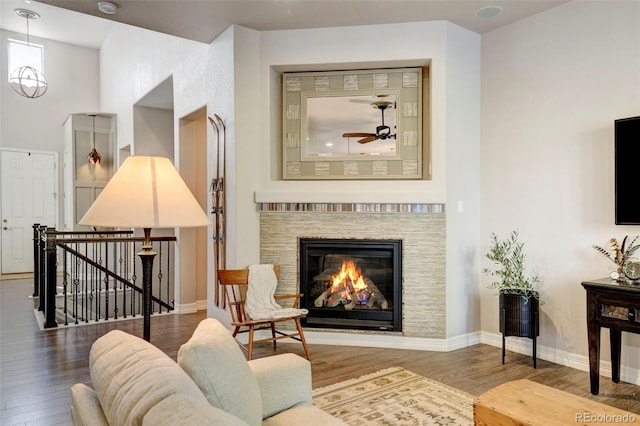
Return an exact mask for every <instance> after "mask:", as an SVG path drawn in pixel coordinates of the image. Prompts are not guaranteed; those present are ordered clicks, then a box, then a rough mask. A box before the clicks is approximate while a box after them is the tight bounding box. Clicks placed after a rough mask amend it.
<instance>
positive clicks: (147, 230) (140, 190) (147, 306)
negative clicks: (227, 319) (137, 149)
mask: <svg viewBox="0 0 640 426" xmlns="http://www.w3.org/2000/svg"><path fill="white" fill-rule="evenodd" d="M79 223H80V224H81V225H89V226H101V227H113V228H142V229H143V230H144V243H143V245H142V251H141V252H139V253H138V256H140V259H141V260H142V299H143V304H144V306H143V318H144V320H143V321H144V325H143V338H144V340H146V341H149V340H150V331H151V277H152V270H153V259H154V257H155V255H156V252H154V251H153V250H152V247H151V228H183V227H198V226H208V225H210V221H209V218H208V217H207V215H206V213H205V212H204V210H202V207H200V204H198V201H197V200H196V199H195V197H194V196H193V194H192V193H191V191H190V190H189V188H188V187H187V185H186V184H185V183H184V181H183V180H182V177H181V176H180V174H179V173H178V171H177V170H176V169H175V167H174V166H173V164H172V163H171V161H170V160H169V159H168V158H165V157H147V156H131V157H128V158H127V159H126V160H125V161H124V163H122V166H120V168H119V169H118V170H117V171H116V173H115V174H114V175H113V177H112V178H111V179H110V180H109V182H108V183H107V185H106V186H105V188H104V189H103V190H102V192H100V195H98V197H97V198H96V200H95V201H94V202H93V204H92V205H91V207H89V210H87V212H86V213H85V215H84V216H83V217H82V219H81V220H80V222H79Z"/></svg>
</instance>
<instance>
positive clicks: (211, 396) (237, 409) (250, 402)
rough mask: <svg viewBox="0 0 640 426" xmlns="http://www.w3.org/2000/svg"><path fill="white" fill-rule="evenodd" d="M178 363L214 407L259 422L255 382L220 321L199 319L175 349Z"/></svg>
mask: <svg viewBox="0 0 640 426" xmlns="http://www.w3.org/2000/svg"><path fill="white" fill-rule="evenodd" d="M178 364H179V365H180V367H182V368H183V370H184V371H186V372H187V373H188V374H189V376H191V378H192V379H193V381H194V382H196V384H197V385H198V386H199V387H200V390H201V391H202V393H203V394H204V396H205V397H206V398H207V400H209V403H210V404H211V405H213V406H214V407H217V408H220V409H222V410H224V411H226V412H227V413H230V414H233V415H235V416H237V417H239V418H241V419H242V420H244V421H245V422H247V423H248V424H250V425H255V426H257V425H260V424H261V423H262V400H261V396H260V390H259V388H258V383H257V381H256V379H255V377H254V376H253V373H252V372H251V369H250V368H249V364H247V361H246V359H245V357H244V354H243V353H242V350H241V349H240V348H239V347H238V344H237V343H236V341H235V339H234V338H233V337H231V333H230V332H229V330H227V329H226V328H225V327H224V326H223V325H222V324H221V323H220V322H219V321H217V320H215V319H213V318H206V319H204V320H202V321H201V322H200V324H199V325H198V327H197V328H196V330H195V331H194V333H193V336H192V337H191V339H189V341H188V342H187V343H185V344H184V345H182V346H181V347H180V350H179V351H178Z"/></svg>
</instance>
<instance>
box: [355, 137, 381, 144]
mask: <svg viewBox="0 0 640 426" xmlns="http://www.w3.org/2000/svg"><path fill="white" fill-rule="evenodd" d="M378 139H380V136H378V135H371V136H367V137H366V138H363V139H360V140H359V141H358V143H369V142H373V141H375V140H378Z"/></svg>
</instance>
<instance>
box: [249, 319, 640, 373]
mask: <svg viewBox="0 0 640 426" xmlns="http://www.w3.org/2000/svg"><path fill="white" fill-rule="evenodd" d="M261 333H262V334H261ZM263 333H268V332H267V331H264V330H262V331H259V332H257V333H256V338H259V337H261V336H264V337H266V336H267V334H263ZM304 336H305V338H306V340H307V343H311V344H316V345H337V346H366V347H372V348H389V349H409V350H422V351H436V352H449V351H453V350H456V349H462V348H465V347H468V346H472V345H476V344H480V343H482V344H486V345H490V346H495V347H498V348H502V335H501V334H494V333H487V332H484V331H477V332H473V333H468V334H463V335H460V336H454V337H450V338H448V339H432V338H425V337H410V336H403V335H400V334H391V333H390V334H388V335H386V334H364V333H362V334H359V333H348V332H345V333H340V332H332V331H326V332H325V331H318V330H305V332H304ZM238 337H239V339H238V340H240V341H241V342H242V343H243V344H246V336H244V335H239V336H238ZM282 342H287V343H297V342H296V341H295V340H292V339H284V340H282ZM505 342H506V343H505V347H506V349H507V350H508V351H511V352H516V353H520V354H523V355H529V356H531V355H532V348H533V346H532V343H533V341H532V340H531V339H528V338H524V337H522V338H520V337H508V338H507V339H506V341H505ZM536 355H537V358H538V359H543V360H545V361H549V362H553V363H554V364H559V365H563V366H565V367H571V368H575V369H577V370H581V371H587V372H588V371H589V357H588V356H586V355H580V354H575V353H570V352H566V351H561V350H558V349H554V348H550V347H547V346H541V345H540V343H538V347H537V354H536ZM497 362H500V360H499V359H498V360H497ZM600 375H601V376H605V377H609V378H610V377H611V362H609V361H600ZM620 380H621V381H623V382H626V383H632V384H636V385H640V370H638V369H635V368H630V367H625V366H624V365H622V366H621V367H620Z"/></svg>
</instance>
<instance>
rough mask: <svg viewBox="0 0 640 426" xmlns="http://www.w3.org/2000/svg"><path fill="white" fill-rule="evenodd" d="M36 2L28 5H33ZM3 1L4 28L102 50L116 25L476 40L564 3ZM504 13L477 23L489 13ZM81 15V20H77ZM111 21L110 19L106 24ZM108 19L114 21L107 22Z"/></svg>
mask: <svg viewBox="0 0 640 426" xmlns="http://www.w3.org/2000/svg"><path fill="white" fill-rule="evenodd" d="M27 2H30V3H27ZM27 2H25V0H0V28H3V29H5V30H9V31H15V32H20V33H25V32H26V22H25V19H24V18H20V17H18V16H16V15H15V13H14V9H16V8H25V9H30V10H33V11H35V12H38V13H39V14H40V15H41V18H40V19H38V20H36V21H31V22H30V28H29V32H30V34H31V35H32V36H35V37H42V38H47V39H51V40H58V41H62V42H65V43H71V44H77V45H81V46H87V47H93V48H99V47H100V46H101V44H102V41H103V40H104V38H105V37H106V35H107V34H108V33H109V31H110V30H111V28H112V26H113V22H112V21H110V20H113V21H118V22H123V23H126V24H130V25H134V26H138V27H142V28H147V29H151V30H154V31H159V32H163V33H167V34H172V35H175V36H179V37H183V38H187V39H191V40H195V41H200V42H203V43H210V42H211V41H212V40H214V39H215V38H216V37H217V36H218V35H219V34H220V33H222V32H223V31H224V30H225V29H227V28H228V27H229V26H230V25H233V24H238V25H242V26H245V27H248V28H252V29H254V30H258V31H269V30H284V29H299V28H321V27H338V26H352V25H369V24H383V23H399V22H416V21H433V20H448V21H451V22H453V23H455V24H457V25H460V26H462V27H465V28H467V29H469V30H471V31H474V32H477V33H480V34H482V33H484V32H487V31H491V30H493V29H496V28H498V27H501V26H504V25H507V24H509V23H511V22H514V21H518V20H520V19H523V18H526V17H527V16H531V15H534V14H537V13H540V12H542V11H544V10H546V9H549V8H552V7H555V6H558V5H560V4H562V3H566V1H560V0H554V1H548V0H495V1H492V0H230V1H229V0H160V1H151V0H112V2H113V3H114V4H116V5H117V6H118V11H117V13H116V14H115V15H104V14H102V13H101V12H100V11H98V6H97V1H93V0H37V1H32V2H31V0H27ZM487 5H496V6H501V7H502V8H503V10H504V12H503V13H502V14H501V15H500V16H497V17H493V18H478V17H476V16H475V12H476V10H478V9H479V8H481V7H483V6H487ZM78 12H81V13H78ZM104 18H107V19H104ZM109 19H110V20H109Z"/></svg>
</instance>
